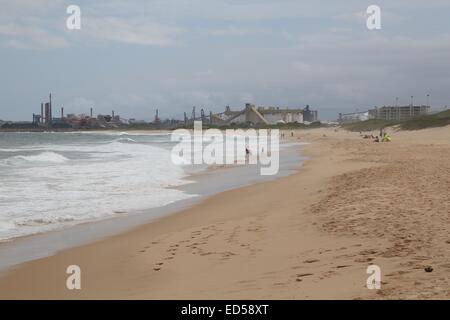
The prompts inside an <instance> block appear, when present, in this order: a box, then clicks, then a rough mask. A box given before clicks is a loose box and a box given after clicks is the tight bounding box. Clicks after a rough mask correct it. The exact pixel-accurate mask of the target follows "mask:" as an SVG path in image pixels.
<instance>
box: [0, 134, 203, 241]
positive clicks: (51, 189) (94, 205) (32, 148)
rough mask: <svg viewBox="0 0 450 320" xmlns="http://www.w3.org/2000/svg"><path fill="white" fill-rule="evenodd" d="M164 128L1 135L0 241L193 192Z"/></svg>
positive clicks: (158, 203)
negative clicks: (160, 130)
mask: <svg viewBox="0 0 450 320" xmlns="http://www.w3.org/2000/svg"><path fill="white" fill-rule="evenodd" d="M173 144H174V143H173V142H171V141H170V135H169V134H164V133H149V134H139V133H137V134H128V133H126V132H117V133H116V132H108V133H107V132H105V133H90V132H86V133H84V132H76V133H73V132H72V133H62V132H61V133H0V241H1V240H7V239H11V238H15V237H20V236H26V235H31V234H36V233H41V232H46V231H50V230H55V229H60V228H64V227H67V226H72V225H75V224H80V223H83V222H89V221H96V220H100V219H104V218H107V217H112V216H120V215H128V214H131V213H138V212H141V211H143V210H146V209H150V208H155V207H161V206H165V205H167V204H170V203H173V202H176V201H179V200H183V199H187V198H191V197H195V196H196V195H195V194H192V193H186V192H183V191H182V190H179V189H175V188H171V187H176V186H180V185H184V184H188V183H190V181H189V180H188V177H189V175H188V173H187V172H186V170H185V169H184V168H183V167H181V166H176V165H174V164H173V163H172V162H171V158H170V152H171V149H172V146H173Z"/></svg>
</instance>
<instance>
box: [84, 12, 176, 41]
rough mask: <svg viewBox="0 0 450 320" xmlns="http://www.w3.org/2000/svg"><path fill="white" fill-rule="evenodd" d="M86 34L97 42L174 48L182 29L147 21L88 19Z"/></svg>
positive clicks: (109, 18)
mask: <svg viewBox="0 0 450 320" xmlns="http://www.w3.org/2000/svg"><path fill="white" fill-rule="evenodd" d="M83 28H85V30H84V32H85V33H86V34H88V35H89V36H90V37H93V38H95V39H96V40H108V41H117V42H122V43H128V44H137V45H144V46H145V45H149V46H173V45H175V44H177V37H178V36H179V35H180V34H181V33H182V29H181V28H177V27H171V26H166V25H162V24H159V23H156V22H149V21H146V20H140V19H138V20H135V19H133V20H131V19H130V20H127V19H124V18H116V17H106V18H100V17H93V18H87V19H86V23H85V24H84V25H83Z"/></svg>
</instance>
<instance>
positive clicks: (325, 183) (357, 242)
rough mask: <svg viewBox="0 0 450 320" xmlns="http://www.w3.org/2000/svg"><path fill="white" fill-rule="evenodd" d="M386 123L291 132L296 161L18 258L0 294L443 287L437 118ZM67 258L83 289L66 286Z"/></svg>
mask: <svg viewBox="0 0 450 320" xmlns="http://www.w3.org/2000/svg"><path fill="white" fill-rule="evenodd" d="M286 136H288V134H286ZM392 136H393V139H394V140H393V142H391V143H373V142H371V141H370V140H366V139H362V138H361V137H360V136H359V134H357V133H349V132H345V131H342V130H340V131H338V132H335V131H334V130H333V129H315V130H300V131H296V132H295V135H294V137H293V138H292V141H295V142H311V144H310V145H307V146H302V147H301V148H302V149H303V153H304V154H306V155H307V156H308V157H309V159H308V160H307V161H306V162H305V163H304V165H303V166H302V167H301V168H300V170H299V171H298V172H297V173H295V174H293V175H291V176H288V177H283V178H279V179H277V180H274V181H268V182H260V183H257V184H254V185H251V186H247V187H243V188H240V189H235V190H229V191H226V192H222V193H220V194H217V195H214V196H212V197H210V198H208V199H206V200H204V201H202V202H201V203H199V204H197V205H195V206H193V207H191V208H187V209H184V210H182V211H180V212H178V213H176V214H174V215H171V216H168V217H165V218H162V219H160V220H158V221H156V222H153V223H148V224H145V225H142V226H140V227H138V228H136V229H134V230H131V231H128V232H125V233H122V234H119V235H116V236H112V237H109V238H107V239H104V240H101V241H97V242H94V243H91V244H88V245H84V246H81V247H77V248H73V249H68V250H64V251H61V252H59V253H57V254H56V255H54V256H51V257H48V258H44V259H40V260H35V261H31V262H28V263H25V264H22V265H19V266H17V267H16V268H14V269H13V270H11V271H10V272H8V273H7V274H6V275H4V276H3V277H2V278H0V298H10V299H17V298H25V299H30V298H37V299H48V298H57V299H80V298H87V299H92V298H103V299H116V298H119V299H197V298H199V299H313V298H314V299H317V298H319V299H358V298H360V299H380V298H381V299H394V298H402V299H416V298H423V299H426V298H441V299H448V298H450V283H449V282H450V277H449V276H448V275H449V273H450V254H449V253H450V237H449V234H450V232H449V231H450V215H449V212H450V193H449V192H448V190H450V162H449V161H448V159H449V158H450V139H449V138H448V137H450V127H446V128H440V129H429V130H424V131H417V132H399V133H395V132H394V133H393V134H392ZM73 264H76V265H79V266H80V267H81V270H82V280H81V281H82V290H74V291H70V290H67V289H66V278H67V276H68V275H67V274H66V273H65V271H66V268H67V266H69V265H73ZM370 264H376V265H378V266H380V268H381V271H382V288H381V290H368V289H367V288H366V279H367V277H368V275H367V274H366V269H367V267H368V266H369V265H370ZM429 266H431V267H432V269H433V271H432V272H426V271H425V268H426V267H429ZM427 270H430V269H429V268H428V269H427Z"/></svg>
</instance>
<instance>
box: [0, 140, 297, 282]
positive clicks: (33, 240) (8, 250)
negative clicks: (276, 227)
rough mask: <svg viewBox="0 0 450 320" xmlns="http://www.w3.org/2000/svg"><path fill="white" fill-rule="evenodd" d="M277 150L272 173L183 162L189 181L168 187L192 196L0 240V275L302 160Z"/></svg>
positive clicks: (292, 152) (291, 167)
mask: <svg viewBox="0 0 450 320" xmlns="http://www.w3.org/2000/svg"><path fill="white" fill-rule="evenodd" d="M105 132H106V131H105ZM106 133H108V132H106ZM127 133H128V134H129V135H130V136H132V135H134V134H142V133H143V132H136V131H130V132H127ZM144 133H148V132H144ZM152 133H153V132H152ZM280 152H281V154H282V160H284V161H281V163H280V171H279V173H278V174H276V175H274V176H261V175H259V174H257V168H256V167H255V166H233V165H232V166H220V167H208V168H203V169H199V168H195V167H193V166H186V167H185V168H184V170H185V173H186V176H185V177H184V178H183V179H184V180H186V181H188V183H186V184H182V185H178V186H171V187H168V189H176V190H180V191H183V192H184V193H186V194H189V195H193V197H189V198H187V199H182V200H178V201H175V202H172V203H169V204H167V205H164V206H161V207H153V208H149V209H143V210H139V211H135V212H130V213H127V214H117V215H114V216H109V217H103V218H99V219H97V220H91V221H80V222H78V223H75V224H73V225H67V226H64V227H62V228H59V229H54V230H50V231H45V232H40V233H36V234H30V235H25V236H20V237H15V238H11V239H8V240H4V241H0V276H1V275H2V274H4V273H5V272H8V269H9V268H11V267H14V266H15V265H18V264H20V263H25V262H27V261H32V260H36V259H40V258H45V257H48V256H52V255H54V254H55V253H57V252H58V251H61V250H67V249H70V248H73V247H77V246H80V245H85V244H88V243H91V242H95V241H98V240H101V239H104V238H107V237H110V236H113V235H117V234H120V233H123V232H126V231H129V230H131V229H133V228H136V227H138V226H140V225H142V224H147V223H152V222H154V221H156V220H158V219H161V218H164V217H166V216H169V215H172V214H176V213H177V212H178V211H180V210H183V209H186V208H189V207H192V206H194V205H195V204H198V203H199V202H201V201H202V200H204V199H206V198H208V197H210V196H212V195H214V194H217V193H220V192H223V191H226V190H230V189H235V188H240V187H242V186H246V185H250V184H253V183H257V182H260V181H268V180H273V179H276V178H278V177H281V176H286V175H289V174H291V173H292V172H294V171H295V170H297V169H298V166H300V165H301V161H302V157H301V156H300V154H299V151H298V150H297V149H296V148H294V147H292V146H290V147H282V148H281V150H280Z"/></svg>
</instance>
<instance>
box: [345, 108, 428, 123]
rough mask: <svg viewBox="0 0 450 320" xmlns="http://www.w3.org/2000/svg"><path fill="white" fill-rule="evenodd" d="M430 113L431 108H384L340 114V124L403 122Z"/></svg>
mask: <svg viewBox="0 0 450 320" xmlns="http://www.w3.org/2000/svg"><path fill="white" fill-rule="evenodd" d="M429 112H430V107H429V106H411V105H410V106H395V107H394V106H383V107H380V108H378V107H375V108H373V109H370V110H368V111H362V112H353V113H339V122H340V123H349V122H357V121H365V120H369V119H379V120H388V121H403V120H409V119H412V118H415V117H418V116H421V115H425V114H428V113H429Z"/></svg>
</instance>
